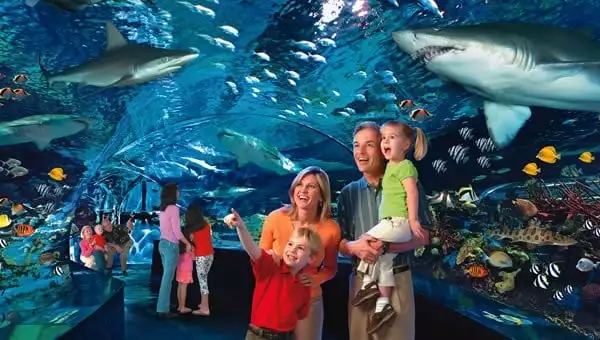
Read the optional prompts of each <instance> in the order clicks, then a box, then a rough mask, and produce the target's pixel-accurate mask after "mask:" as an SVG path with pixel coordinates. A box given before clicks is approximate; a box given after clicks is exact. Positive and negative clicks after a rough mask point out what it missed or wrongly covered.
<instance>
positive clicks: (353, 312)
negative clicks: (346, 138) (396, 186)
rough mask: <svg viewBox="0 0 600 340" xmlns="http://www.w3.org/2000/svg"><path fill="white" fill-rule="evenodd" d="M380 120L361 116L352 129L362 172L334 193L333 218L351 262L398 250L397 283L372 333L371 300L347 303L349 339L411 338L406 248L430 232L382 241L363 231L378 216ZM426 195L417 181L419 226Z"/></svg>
mask: <svg viewBox="0 0 600 340" xmlns="http://www.w3.org/2000/svg"><path fill="white" fill-rule="evenodd" d="M380 139H381V135H380V132H379V126H378V125H377V124H376V123H374V122H363V123H361V124H359V125H357V126H356V128H355V129H354V161H355V162H356V165H357V167H358V170H359V171H360V172H362V174H363V177H362V178H361V179H359V180H358V181H355V182H352V183H350V184H348V185H346V186H345V187H344V188H343V189H342V192H341V193H340V195H339V197H338V206H337V207H338V223H339V225H340V227H341V229H342V241H341V242H340V251H341V252H342V253H343V254H344V255H346V256H352V263H353V267H354V268H356V265H357V262H358V261H357V258H358V259H361V260H363V261H366V262H369V263H373V262H374V261H375V260H376V259H377V257H378V256H380V255H381V254H383V253H397V254H398V255H397V256H396V257H395V259H394V278H395V281H396V286H395V287H394V290H393V292H392V295H391V297H390V303H391V305H392V307H393V308H394V310H396V311H397V314H396V316H395V318H394V319H393V320H391V321H390V322H389V327H386V328H382V329H381V330H379V331H378V332H377V333H376V334H373V336H372V337H369V336H368V335H367V322H368V320H369V318H370V317H371V316H372V314H373V312H374V308H373V306H364V307H363V306H358V307H355V306H352V305H351V304H350V303H349V304H348V323H349V324H348V327H349V333H350V340H367V339H378V340H387V339H389V340H392V339H393V340H413V339H414V338H415V308H414V292H413V282H412V275H411V271H410V264H409V258H410V256H411V252H412V251H413V250H414V249H416V248H419V247H422V246H424V245H426V244H428V243H429V232H428V230H425V231H424V237H422V238H417V237H414V238H413V239H412V240H411V241H409V242H406V243H393V244H387V243H383V242H381V241H378V240H375V239H373V238H371V237H370V236H368V235H364V236H363V234H364V233H365V232H366V231H368V230H369V229H370V228H371V227H373V226H374V225H376V224H377V223H378V220H379V216H378V206H379V203H380V202H381V194H380V192H381V190H380V189H381V179H382V178H383V173H384V171H385V159H384V157H383V154H382V153H381V147H380ZM426 211H427V201H426V199H425V195H424V193H423V189H422V187H421V186H420V185H419V220H420V221H421V224H422V226H423V227H424V228H427V226H428V225H429V221H430V219H429V218H428V216H427V213H426ZM355 274H356V273H355V272H354V271H353V275H352V276H351V277H350V298H349V299H348V300H349V301H351V300H352V298H353V297H354V294H356V292H357V291H358V290H359V289H360V287H361V284H362V278H361V277H359V276H357V275H355Z"/></svg>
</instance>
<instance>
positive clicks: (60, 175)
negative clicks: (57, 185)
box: [48, 168, 67, 181]
mask: <svg viewBox="0 0 600 340" xmlns="http://www.w3.org/2000/svg"><path fill="white" fill-rule="evenodd" d="M48 176H50V178H52V179H53V180H55V181H62V180H64V179H67V174H65V171H64V170H63V168H54V169H52V170H50V172H49V173H48Z"/></svg>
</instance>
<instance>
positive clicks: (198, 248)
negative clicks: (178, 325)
mask: <svg viewBox="0 0 600 340" xmlns="http://www.w3.org/2000/svg"><path fill="white" fill-rule="evenodd" d="M185 228H186V229H188V228H189V230H190V232H191V233H192V240H193V242H194V262H195V263H196V274H197V275H198V285H199V286H200V296H201V297H200V299H201V300H200V304H198V309H197V310H195V311H193V312H192V314H194V315H202V316H209V315H210V306H209V303H208V272H209V271H210V267H211V266H212V263H213V254H214V252H215V251H214V249H213V244H212V230H211V227H210V224H208V222H207V221H206V219H205V218H204V214H202V208H200V205H198V204H195V203H192V204H190V206H189V207H188V210H187V211H186V213H185Z"/></svg>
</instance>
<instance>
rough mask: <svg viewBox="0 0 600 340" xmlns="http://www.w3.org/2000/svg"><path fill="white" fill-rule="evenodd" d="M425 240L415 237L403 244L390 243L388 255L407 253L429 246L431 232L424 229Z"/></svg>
mask: <svg viewBox="0 0 600 340" xmlns="http://www.w3.org/2000/svg"><path fill="white" fill-rule="evenodd" d="M423 234H424V235H425V237H424V238H417V237H414V238H413V239H412V240H410V241H408V242H403V243H390V244H389V248H388V253H405V252H407V251H411V250H415V249H417V248H420V247H424V246H426V245H428V244H429V230H427V229H424V230H423Z"/></svg>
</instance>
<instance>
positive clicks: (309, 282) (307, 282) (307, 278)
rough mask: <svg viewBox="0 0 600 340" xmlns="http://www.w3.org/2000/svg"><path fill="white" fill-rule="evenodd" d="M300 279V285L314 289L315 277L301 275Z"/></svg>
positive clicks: (305, 274)
mask: <svg viewBox="0 0 600 340" xmlns="http://www.w3.org/2000/svg"><path fill="white" fill-rule="evenodd" d="M299 278H300V283H302V284H303V285H305V286H307V287H312V286H313V285H314V283H315V281H314V280H313V276H312V275H310V274H307V273H303V274H300V276H299Z"/></svg>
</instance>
